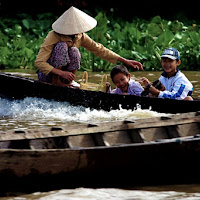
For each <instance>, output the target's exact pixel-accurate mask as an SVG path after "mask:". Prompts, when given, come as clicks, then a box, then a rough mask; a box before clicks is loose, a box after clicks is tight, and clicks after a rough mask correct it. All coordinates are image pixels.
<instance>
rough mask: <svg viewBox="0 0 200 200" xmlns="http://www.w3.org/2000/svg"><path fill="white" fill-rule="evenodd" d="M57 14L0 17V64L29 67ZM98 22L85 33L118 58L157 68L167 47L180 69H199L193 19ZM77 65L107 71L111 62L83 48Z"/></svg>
mask: <svg viewBox="0 0 200 200" xmlns="http://www.w3.org/2000/svg"><path fill="white" fill-rule="evenodd" d="M56 18H57V17H55V16H53V14H51V13H45V14H40V15H37V16H36V17H35V19H33V18H32V17H31V16H30V15H26V14H21V15H19V18H18V19H1V20H0V30H1V31H0V65H4V66H6V67H8V68H18V67H23V68H32V67H33V66H34V61H35V58H36V55H37V53H38V51H39V49H40V46H41V44H42V42H43V40H44V38H45V36H46V35H47V33H48V31H50V29H51V24H52V23H53V21H55V19H56ZM96 19H97V21H98V25H97V27H96V28H94V29H93V30H91V31H90V32H88V35H89V36H90V37H91V38H92V39H94V40H95V41H96V42H99V43H101V44H103V45H104V46H105V47H107V48H108V49H110V50H113V51H114V52H116V53H118V54H119V55H121V56H122V57H125V58H128V59H135V60H137V61H140V62H141V63H143V65H144V66H145V70H159V69H160V55H161V53H162V51H163V50H164V49H165V48H167V47H174V48H177V49H178V50H179V51H180V53H181V60H182V64H181V68H182V69H184V70H198V69H200V29H199V28H200V26H199V25H197V23H196V22H192V21H186V22H185V24H184V23H183V22H181V21H178V20H176V21H168V20H164V19H161V17H160V16H156V17H154V18H152V19H151V21H147V20H144V19H140V18H136V19H133V21H132V22H127V21H124V20H122V19H119V18H117V19H113V18H109V19H108V18H107V16H106V15H105V13H103V12H99V13H98V15H97V16H96ZM80 51H81V53H82V60H81V66H82V69H84V70H91V71H105V70H110V69H111V67H112V66H113V64H110V63H108V62H107V61H104V60H102V59H100V58H98V57H96V56H95V55H93V54H92V53H90V52H89V51H87V50H86V49H84V48H80Z"/></svg>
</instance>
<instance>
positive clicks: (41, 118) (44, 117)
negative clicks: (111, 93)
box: [0, 98, 163, 130]
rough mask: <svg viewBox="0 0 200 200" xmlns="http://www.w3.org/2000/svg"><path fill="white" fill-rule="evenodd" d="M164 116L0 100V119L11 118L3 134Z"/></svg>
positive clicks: (49, 102)
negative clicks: (32, 129)
mask: <svg viewBox="0 0 200 200" xmlns="http://www.w3.org/2000/svg"><path fill="white" fill-rule="evenodd" d="M161 115H163V114H160V113H157V112H154V111H151V110H142V109H141V108H140V107H139V106H137V108H136V109H135V110H126V109H122V108H120V109H119V110H111V111H110V112H107V111H104V110H95V109H90V108H85V107H81V106H71V105H70V104H69V103H67V102H56V101H53V100H46V99H38V98H25V99H24V100H15V101H9V100H6V99H0V116H8V117H6V118H5V117H4V118H3V119H0V125H1V128H0V130H8V129H16V128H21V129H27V128H33V127H34V128H35V127H38V126H39V127H46V126H55V125H63V124H66V123H69V122H73V123H75V122H76V123H77V122H84V123H98V122H108V121H118V120H125V119H126V120H134V119H138V118H149V117H158V116H161ZM1 118H2V117H1Z"/></svg>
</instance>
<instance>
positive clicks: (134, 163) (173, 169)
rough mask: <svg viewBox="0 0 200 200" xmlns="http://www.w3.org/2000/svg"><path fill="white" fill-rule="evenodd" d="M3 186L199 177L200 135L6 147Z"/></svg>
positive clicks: (46, 187) (19, 187)
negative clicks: (121, 142) (45, 147)
mask: <svg viewBox="0 0 200 200" xmlns="http://www.w3.org/2000/svg"><path fill="white" fill-rule="evenodd" d="M0 155H1V156H0V163H1V165H0V179H1V181H2V182H3V183H4V186H3V188H1V191H6V190H8V189H9V191H12V190H13V191H26V192H27V191H37V190H40V191H42V190H43V191H45V190H49V189H57V188H65V187H67V188H73V187H131V186H138V185H153V184H180V183H181V184H185V183H195V182H199V180H200V179H199V178H200V175H199V173H198V169H199V167H200V164H199V155H200V139H193V140H188V141H183V142H180V141H178V140H177V141H174V142H168V143H162V142H161V143H158V142H157V143H152V144H140V145H138V144H137V145H136V144H135V145H134V144H133V145H122V146H120V147H95V148H82V149H73V150H69V149H60V150H37V151H32V150H1V151H0Z"/></svg>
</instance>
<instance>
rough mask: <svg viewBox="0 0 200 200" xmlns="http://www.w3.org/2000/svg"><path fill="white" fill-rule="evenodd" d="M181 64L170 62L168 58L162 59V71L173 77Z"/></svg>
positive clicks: (179, 62)
mask: <svg viewBox="0 0 200 200" xmlns="http://www.w3.org/2000/svg"><path fill="white" fill-rule="evenodd" d="M180 64H181V61H180V60H179V61H176V60H172V59H170V58H162V60H161V65H162V68H163V70H164V71H165V72H166V73H167V74H168V76H169V77H171V76H173V75H174V74H175V72H176V71H177V67H178V66H179V65H180Z"/></svg>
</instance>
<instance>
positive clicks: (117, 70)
mask: <svg viewBox="0 0 200 200" xmlns="http://www.w3.org/2000/svg"><path fill="white" fill-rule="evenodd" d="M118 73H123V74H124V75H125V76H128V74H129V72H128V69H127V68H126V67H125V66H123V65H117V66H115V67H113V68H112V70H111V72H110V77H111V79H112V80H113V78H114V76H115V75H117V74H118Z"/></svg>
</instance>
